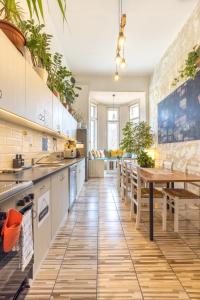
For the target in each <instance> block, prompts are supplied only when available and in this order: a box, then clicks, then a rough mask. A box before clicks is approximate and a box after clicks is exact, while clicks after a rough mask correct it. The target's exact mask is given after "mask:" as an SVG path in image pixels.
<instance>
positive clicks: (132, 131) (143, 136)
mask: <svg viewBox="0 0 200 300" xmlns="http://www.w3.org/2000/svg"><path fill="white" fill-rule="evenodd" d="M152 144H153V135H152V133H151V127H150V126H149V125H148V124H147V123H146V122H140V123H138V124H133V123H131V122H127V123H126V125H125V127H124V129H123V139H122V142H121V144H120V146H121V149H122V150H125V151H126V152H128V153H134V154H136V155H137V162H138V164H139V165H140V166H141V167H145V168H151V167H153V166H154V164H155V162H154V160H153V159H152V158H151V157H150V156H149V155H148V153H147V152H146V151H145V149H147V148H150V147H151V146H152Z"/></svg>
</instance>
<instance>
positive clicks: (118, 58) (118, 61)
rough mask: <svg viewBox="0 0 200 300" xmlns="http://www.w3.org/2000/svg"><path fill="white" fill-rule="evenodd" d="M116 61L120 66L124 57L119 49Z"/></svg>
mask: <svg viewBox="0 0 200 300" xmlns="http://www.w3.org/2000/svg"><path fill="white" fill-rule="evenodd" d="M115 61H116V64H117V65H118V66H119V65H120V64H121V61H122V58H121V55H120V52H119V51H117V55H116V58H115Z"/></svg>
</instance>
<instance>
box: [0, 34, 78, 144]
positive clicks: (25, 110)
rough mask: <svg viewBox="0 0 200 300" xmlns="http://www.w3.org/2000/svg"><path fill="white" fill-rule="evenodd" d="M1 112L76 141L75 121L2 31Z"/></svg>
mask: <svg viewBox="0 0 200 300" xmlns="http://www.w3.org/2000/svg"><path fill="white" fill-rule="evenodd" d="M0 108H2V109H4V110H7V111H9V112H11V113H14V114H16V115H18V116H22V117H24V118H25V119H28V120H30V121H33V122H35V123H37V124H39V125H42V126H44V127H46V128H48V129H52V130H54V131H55V132H61V133H63V134H65V135H67V136H69V137H70V138H75V137H76V129H77V122H76V120H75V119H74V118H73V117H72V115H71V114H70V113H69V112H68V111H67V110H66V109H65V108H64V106H63V105H62V104H61V102H60V101H59V99H58V98H56V97H55V96H54V95H53V93H52V92H51V91H50V90H49V89H48V87H47V85H46V84H45V83H44V82H43V81H42V79H41V78H40V77H39V75H38V74H37V73H36V72H35V70H34V69H33V67H32V65H30V64H29V63H28V61H26V60H25V58H24V57H23V56H22V55H21V53H20V52H19V51H18V50H17V49H16V48H15V46H14V45H13V44H12V43H11V42H10V41H9V39H8V38H7V37H6V35H5V34H4V33H3V32H2V31H1V30H0ZM26 126H27V125H26ZM30 127H31V126H30Z"/></svg>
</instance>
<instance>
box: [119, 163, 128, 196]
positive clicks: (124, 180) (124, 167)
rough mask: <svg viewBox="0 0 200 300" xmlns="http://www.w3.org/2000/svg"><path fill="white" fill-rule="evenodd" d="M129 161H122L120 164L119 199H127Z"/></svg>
mask: <svg viewBox="0 0 200 300" xmlns="http://www.w3.org/2000/svg"><path fill="white" fill-rule="evenodd" d="M129 165H130V163H128V162H126V161H123V162H122V164H121V199H122V200H125V201H127V200H128V193H129V192H130V167H129Z"/></svg>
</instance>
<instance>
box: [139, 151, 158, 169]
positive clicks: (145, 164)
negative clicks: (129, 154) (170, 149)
mask: <svg viewBox="0 0 200 300" xmlns="http://www.w3.org/2000/svg"><path fill="white" fill-rule="evenodd" d="M137 162H138V165H139V166H140V167H142V168H153V167H155V161H154V160H153V159H152V158H151V157H150V156H149V155H148V154H147V152H145V151H144V150H141V151H140V152H138V154H137Z"/></svg>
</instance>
